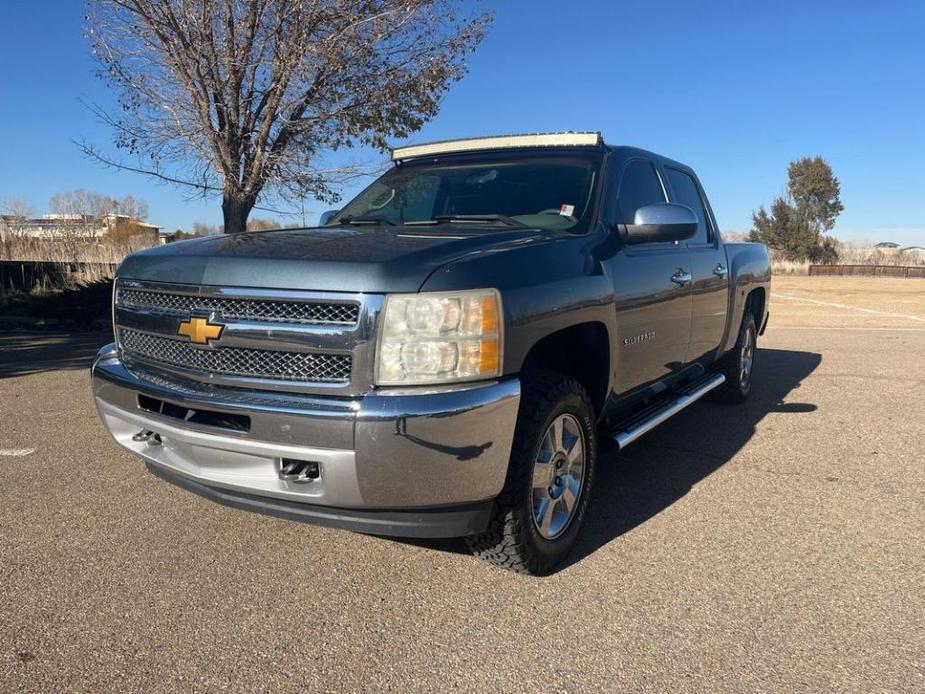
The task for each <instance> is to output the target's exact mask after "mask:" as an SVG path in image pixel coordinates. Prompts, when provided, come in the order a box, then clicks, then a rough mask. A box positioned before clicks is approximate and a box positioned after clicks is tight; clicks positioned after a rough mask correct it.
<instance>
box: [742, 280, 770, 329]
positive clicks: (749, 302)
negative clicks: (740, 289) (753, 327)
mask: <svg viewBox="0 0 925 694" xmlns="http://www.w3.org/2000/svg"><path fill="white" fill-rule="evenodd" d="M766 300H767V298H766V296H765V290H764V287H756V288H755V289H752V290H751V291H750V292H749V293H748V296H746V297H745V310H746V311H751V312H752V315H753V316H755V322H756V323H758V325H757V328H758V330H761V319H762V318H763V317H764V305H765V303H764V302H765V301H766ZM743 315H744V314H743Z"/></svg>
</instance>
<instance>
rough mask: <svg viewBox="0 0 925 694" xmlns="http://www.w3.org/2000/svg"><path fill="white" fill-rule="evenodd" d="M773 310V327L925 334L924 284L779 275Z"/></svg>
mask: <svg viewBox="0 0 925 694" xmlns="http://www.w3.org/2000/svg"><path fill="white" fill-rule="evenodd" d="M770 310H771V324H772V325H783V326H786V325H791V326H819V327H851V328H855V327H866V328H896V327H904V328H921V329H923V330H925V280H921V279H901V278H893V277H797V276H794V277H790V276H786V277H781V276H775V277H774V278H773V279H772V280H771V304H770Z"/></svg>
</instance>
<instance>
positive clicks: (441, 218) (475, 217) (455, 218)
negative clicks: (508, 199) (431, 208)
mask: <svg viewBox="0 0 925 694" xmlns="http://www.w3.org/2000/svg"><path fill="white" fill-rule="evenodd" d="M434 221H437V222H483V223H486V224H491V223H492V222H500V223H501V224H504V225H506V226H509V227H525V226H527V225H526V224H521V223H520V222H518V221H517V220H516V219H511V218H510V217H508V216H506V215H503V214H441V215H437V216H436V217H435V218H434Z"/></svg>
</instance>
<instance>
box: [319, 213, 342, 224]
mask: <svg viewBox="0 0 925 694" xmlns="http://www.w3.org/2000/svg"><path fill="white" fill-rule="evenodd" d="M339 214H340V210H328V211H327V212H322V213H321V218H320V219H319V220H318V226H321V227H323V226H324V225H325V224H327V223H328V222H330V221H331V220H332V219H334V218H335V217H336V216H337V215H339Z"/></svg>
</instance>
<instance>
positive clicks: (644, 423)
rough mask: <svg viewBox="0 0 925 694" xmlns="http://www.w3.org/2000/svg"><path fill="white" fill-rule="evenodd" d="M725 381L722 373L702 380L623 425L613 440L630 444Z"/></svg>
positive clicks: (624, 444)
mask: <svg viewBox="0 0 925 694" xmlns="http://www.w3.org/2000/svg"><path fill="white" fill-rule="evenodd" d="M725 382H726V377H725V376H723V375H722V374H716V375H715V376H712V377H711V378H710V379H709V380H708V381H706V382H705V383H703V382H701V383H702V384H700V385H697V386H696V387H694V388H693V389H692V390H690V391H688V392H682V393H680V394H679V395H678V397H677V398H675V399H674V400H672V401H670V402H668V403H666V404H664V405H662V406H660V407H659V408H658V409H656V410H654V411H649V412H648V413H646V415H645V416H644V418H643V419H638V418H637V419H632V420H629V421H628V422H627V423H626V424H625V425H621V426H625V428H623V429H620V430H619V431H618V433H616V434H614V435H613V440H614V441H616V442H617V445H618V446H619V447H620V448H623V447H624V446H628V445H629V444H631V443H632V442H633V441H635V440H636V439H638V438H639V437H640V436H642V435H643V434H647V433H648V432H650V431H652V430H653V429H654V428H655V427H657V426H658V425H659V424H661V423H662V422H664V421H665V420H666V419H669V418H671V417H673V416H674V415H676V414H677V413H678V412H680V411H681V410H683V409H684V408H685V407H687V406H688V405H693V404H694V403H695V402H697V401H698V400H700V398H702V397H703V396H704V395H706V394H707V393H709V392H710V391H711V390H713V389H714V388H716V387H717V386H721V385H722V384H723V383H725Z"/></svg>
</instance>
